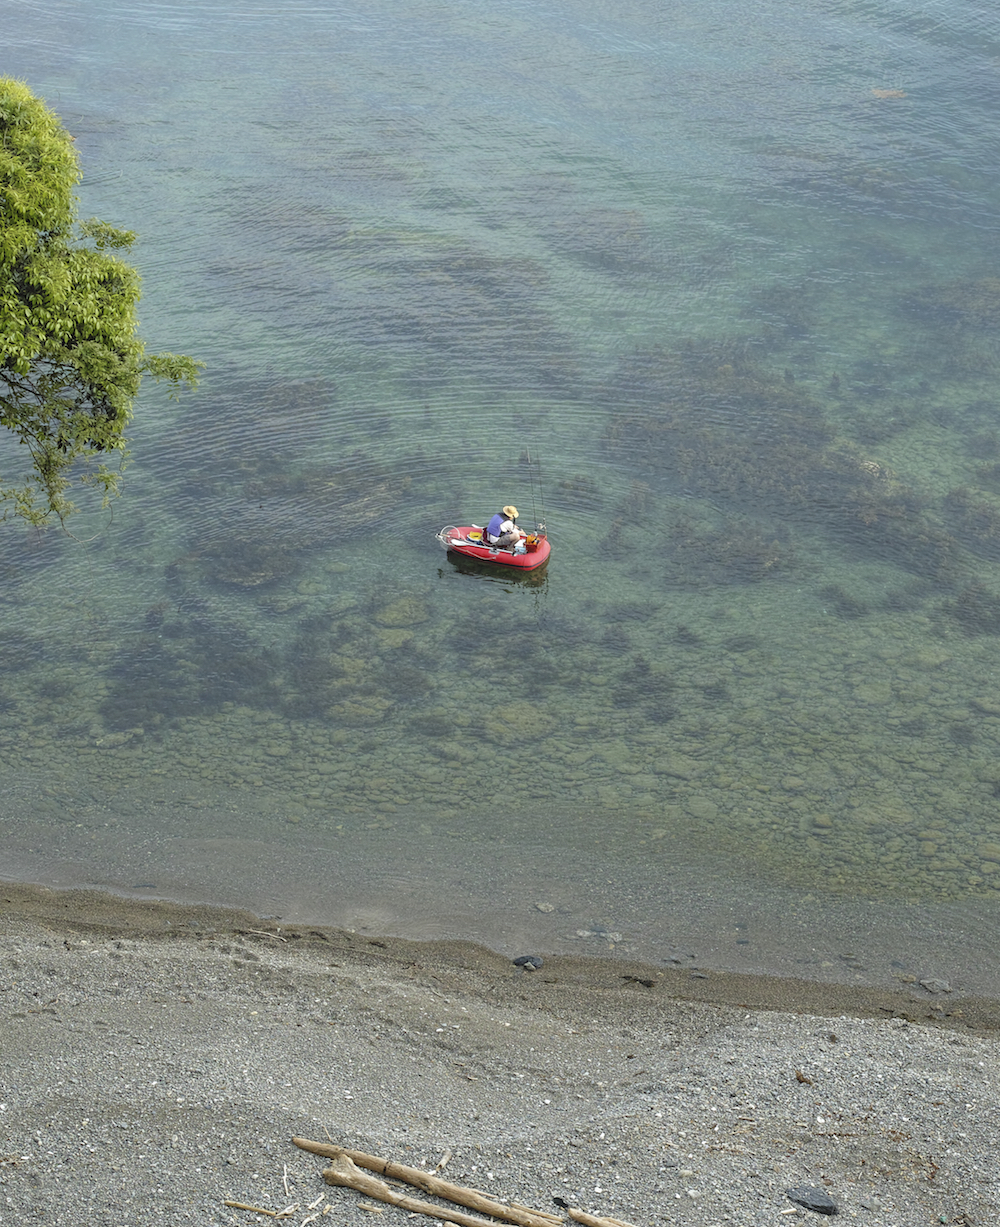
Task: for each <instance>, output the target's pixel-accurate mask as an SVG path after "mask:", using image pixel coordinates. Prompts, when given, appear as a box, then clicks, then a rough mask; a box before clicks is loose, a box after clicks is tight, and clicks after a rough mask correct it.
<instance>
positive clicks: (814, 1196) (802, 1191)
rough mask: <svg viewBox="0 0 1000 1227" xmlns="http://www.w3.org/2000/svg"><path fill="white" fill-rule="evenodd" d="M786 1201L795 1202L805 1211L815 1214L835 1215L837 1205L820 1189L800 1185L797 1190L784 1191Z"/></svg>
mask: <svg viewBox="0 0 1000 1227" xmlns="http://www.w3.org/2000/svg"><path fill="white" fill-rule="evenodd" d="M785 1191H786V1192H787V1194H788V1200H789V1201H793V1202H795V1204H796V1205H797V1206H803V1207H804V1208H805V1209H806V1210H812V1211H814V1212H815V1213H816V1214H836V1213H837V1203H836V1202H835V1201H834V1200H833V1199H832V1198H831V1197H830V1196H829V1194H828V1193H825V1192H824V1191H823V1190H822V1189H815V1188H813V1187H812V1186H811V1185H805V1184H804V1185H801V1186H800V1187H799V1188H797V1189H786V1190H785Z"/></svg>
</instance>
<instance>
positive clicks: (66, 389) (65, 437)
mask: <svg viewBox="0 0 1000 1227" xmlns="http://www.w3.org/2000/svg"><path fill="white" fill-rule="evenodd" d="M79 180H80V165H79V160H78V158H77V155H76V150H75V149H74V148H73V138H72V137H71V136H70V135H69V133H68V132H67V131H66V130H65V128H63V126H62V124H61V122H60V120H59V118H58V116H57V115H55V113H54V112H52V111H51V110H49V108H48V107H47V106H46V105H45V103H44V102H42V101H41V100H40V99H39V98H36V97H35V96H34V95H33V94H32V93H31V91H30V90H29V89H28V87H27V86H26V85H25V84H23V83H22V82H20V81H15V80H12V79H11V78H9V77H0V425H2V426H4V427H6V429H7V430H9V431H11V432H12V433H13V434H14V436H16V438H17V439H18V441H19V442H20V443H21V444H22V445H24V446H25V447H26V448H27V449H28V452H29V453H30V457H31V464H30V471H29V472H27V473H26V474H25V475H24V476H23V477H21V478H18V479H16V481H15V482H14V483H13V484H12V483H11V482H10V481H9V480H4V479H3V478H0V519H6V518H7V517H8V516H10V515H11V514H14V515H18V516H21V517H22V518H24V519H26V520H28V521H29V522H31V523H34V524H41V523H44V522H46V521H47V520H49V519H52V518H53V517H58V519H60V520H64V519H65V518H66V516H67V515H69V514H70V513H71V512H72V511H73V510H74V506H73V504H72V502H71V501H70V500H69V496H68V491H69V490H70V489H71V487H72V485H73V482H74V480H79V481H80V482H81V483H83V484H88V483H89V484H96V485H97V486H98V487H99V489H101V490H102V491H103V495H104V499H105V502H107V500H108V499H110V497H111V496H112V495H115V494H117V493H119V487H120V481H121V471H122V467H123V464H124V461H125V458H126V456H127V454H128V441H127V439H126V437H125V431H126V428H127V426H128V423H129V421H130V420H131V417H132V403H133V401H134V399H135V396H136V393H137V392H138V391H139V386H140V384H141V382H142V378H143V376H144V375H151V376H152V377H153V378H155V379H165V380H167V381H168V382H169V383H170V384H171V385H172V388H173V389H177V388H179V387H180V386H181V385H187V386H189V387H192V388H193V387H195V386H196V384H197V374H198V370H199V369H200V367H201V363H198V362H195V361H194V360H193V359H192V358H188V357H185V356H184V355H181V354H168V353H163V354H147V353H146V351H145V347H144V345H143V343H142V341H141V339H140V338H139V336H138V334H137V329H138V321H137V319H136V304H137V303H138V301H139V294H140V282H139V274H138V273H137V272H136V270H135V269H134V268H133V267H132V266H131V265H130V264H129V263H127V261H126V260H124V259H123V258H122V255H121V254H120V253H122V252H127V251H128V249H129V247H130V246H131V244H132V242H133V241H134V239H135V235H134V234H133V233H132V232H131V231H128V230H119V229H117V228H116V227H114V226H111V225H108V223H106V222H102V221H98V220H96V219H92V220H90V221H82V222H81V221H78V219H77V216H76V203H77V202H76V198H75V196H74V194H73V193H74V189H75V187H76V184H77V183H78V182H79ZM102 458H103V459H102ZM108 461H114V462H115V463H114V467H112V466H111V465H110V464H109V463H107V462H108ZM78 462H83V463H82V464H80V463H78ZM25 467H26V468H28V467H29V466H25ZM74 470H75V471H74Z"/></svg>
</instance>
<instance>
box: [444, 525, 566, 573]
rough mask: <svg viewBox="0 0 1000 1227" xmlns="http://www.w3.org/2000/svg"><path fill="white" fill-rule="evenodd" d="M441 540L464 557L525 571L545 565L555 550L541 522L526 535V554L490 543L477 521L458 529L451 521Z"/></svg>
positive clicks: (452, 550)
mask: <svg viewBox="0 0 1000 1227" xmlns="http://www.w3.org/2000/svg"><path fill="white" fill-rule="evenodd" d="M437 539H438V541H440V542H441V544H442V545H443V546H444V548H445V549H446V550H450V551H451V552H452V553H455V554H461V555H462V557H463V558H475V559H476V561H477V562H490V563H494V564H495V565H497V566H501V567H517V568H518V569H519V570H521V571H534V570H536V569H537V568H538V567H544V566H545V564H546V563H547V562H548V560H549V554H550V552H551V547H550V545H549V539H548V537H547V536H546V535H545V525H544V524H540V525H539V526H538V528H536V529H535V531H534V532H533V533H529V534H528V536H527V537H526V538H525V541H524V553H523V554H515V553H514V551H513V550H503V549H499V548H498V547H497V546H495V545H489V544H487V542H486V540H485V529H482V528H479V527H477V526H476V525H475V524H466V525H463V526H460V527H458V528H456V527H455V526H454V525H453V524H449V525H448V527H447V528H442V529H441V531H440V532H439V533H438V535H437Z"/></svg>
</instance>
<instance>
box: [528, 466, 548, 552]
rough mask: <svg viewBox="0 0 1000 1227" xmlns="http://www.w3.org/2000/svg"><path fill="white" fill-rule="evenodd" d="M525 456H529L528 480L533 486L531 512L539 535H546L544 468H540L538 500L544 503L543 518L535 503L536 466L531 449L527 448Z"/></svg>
mask: <svg viewBox="0 0 1000 1227" xmlns="http://www.w3.org/2000/svg"><path fill="white" fill-rule="evenodd" d="M524 454H525V456H527V458H528V482H529V484H530V486H531V514H532V517H533V518H534V521H535V524H536V526H537V527H536V529H535V531H536V533H537V534H538V535H539V536H542V537H544V536H545V494H544V492H543V490H542V470H541V468H539V470H538V501H539V502H540V503H541V505H542V518H541V519H539V518H538V508H537V506H536V505H535V474H534V466H533V465H532V463H531V451H530V450H529V449H528V448H525V451H524Z"/></svg>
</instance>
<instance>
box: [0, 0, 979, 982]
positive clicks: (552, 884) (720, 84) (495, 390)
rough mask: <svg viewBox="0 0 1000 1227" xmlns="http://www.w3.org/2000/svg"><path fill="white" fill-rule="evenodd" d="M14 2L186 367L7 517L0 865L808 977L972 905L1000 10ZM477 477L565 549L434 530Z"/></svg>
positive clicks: (969, 913) (406, 929)
mask: <svg viewBox="0 0 1000 1227" xmlns="http://www.w3.org/2000/svg"><path fill="white" fill-rule="evenodd" d="M10 10H11V20H10V22H9V24H8V29H9V31H10V34H9V40H8V47H7V50H6V54H5V58H4V64H3V71H4V72H6V73H8V74H10V75H15V76H18V77H21V78H24V79H25V80H27V81H28V83H29V84H30V85H31V86H32V88H33V89H35V90H36V91H37V92H38V93H40V94H42V95H43V96H44V97H45V98H46V100H47V101H48V102H49V104H50V105H51V106H53V107H54V108H55V109H56V110H57V111H58V112H59V113H60V114H61V115H62V117H63V119H64V121H65V123H66V125H67V127H68V128H69V129H70V131H71V132H73V134H74V135H75V137H76V139H77V145H78V148H79V151H80V155H81V158H82V161H83V166H84V169H85V178H84V181H83V183H82V185H81V188H80V202H81V203H80V211H81V214H82V215H83V216H90V215H97V216H100V217H103V218H106V219H107V220H109V221H111V222H113V223H116V224H121V225H126V226H129V227H133V228H135V229H136V230H138V231H139V233H140V239H139V242H138V244H137V247H136V258H137V262H138V263H139V265H140V267H141V270H142V273H143V277H144V287H145V293H144V299H143V303H142V312H141V314H142V320H143V330H144V335H145V337H146V339H147V341H148V343H149V345H150V348H152V349H159V348H163V349H172V350H177V351H181V352H186V353H191V354H194V355H196V356H197V357H199V358H201V359H202V360H204V361H205V362H206V363H207V372H206V375H205V379H204V382H203V385H202V387H201V389H200V390H199V392H198V393H197V394H196V395H194V396H187V397H185V398H184V399H182V401H181V402H180V403H178V404H174V403H171V402H169V401H168V400H167V399H166V398H165V397H164V396H163V395H162V394H161V393H160V392H158V391H157V390H156V389H155V388H147V389H145V390H144V391H143V394H142V397H141V399H140V402H139V403H138V405H137V412H136V420H135V429H134V447H133V453H134V460H133V463H132V465H131V467H130V468H129V470H128V480H127V489H126V494H125V497H124V498H123V499H122V500H121V501H120V502H119V503H118V504H117V505H116V507H115V509H114V515H113V518H112V519H110V520H109V519H108V517H107V516H106V515H102V514H101V513H100V512H99V511H97V510H95V509H91V510H84V511H83V512H82V513H81V515H80V516H79V517H78V519H77V520H76V521H75V523H74V525H73V531H74V534H75V539H71V538H69V537H67V536H65V535H63V534H61V533H59V532H58V531H51V532H46V533H44V534H41V535H39V534H35V533H27V534H26V533H25V532H24V530H22V529H20V528H18V527H16V526H7V527H6V528H5V529H4V530H3V533H2V534H0V569H2V575H3V585H2V588H0V602H2V616H3V625H4V632H5V633H4V636H3V642H2V648H0V652H2V663H3V673H2V677H0V703H2V708H3V721H2V725H0V764H2V768H3V772H4V779H5V780H6V787H5V790H4V796H5V800H4V802H3V831H4V835H3V844H4V847H5V850H6V851H5V858H6V864H5V867H4V868H3V869H2V871H0V872H2V873H3V875H4V876H7V877H11V878H13V877H18V876H22V877H26V878H31V879H33V880H39V881H45V882H52V883H57V884H71V883H72V884H96V885H102V886H107V887H111V888H114V889H119V890H127V891H133V892H135V893H139V894H156V893H161V894H168V895H173V896H175V897H184V898H203V899H211V900H218V901H225V902H235V903H239V902H243V903H246V904H248V905H249V906H252V907H256V908H258V909H259V910H268V911H272V912H274V913H276V914H281V915H292V914H295V915H298V916H302V917H305V918H307V919H313V920H316V921H321V920H326V921H335V922H337V923H342V924H347V925H349V926H352V927H355V926H356V927H359V928H362V929H368V930H369V931H372V932H375V931H378V930H387V929H392V930H394V931H397V932H402V933H411V934H414V935H418V936H429V935H434V934H446V935H450V936H462V935H468V936H472V937H477V938H479V939H480V940H487V941H489V942H491V943H492V944H494V945H497V946H499V947H504V948H505V947H506V946H507V945H509V944H510V943H511V942H514V941H532V942H534V943H536V944H537V945H539V946H544V947H545V948H553V947H554V946H555V947H558V946H560V944H562V946H564V947H566V948H577V946H574V945H573V943H577V944H578V945H579V943H583V946H580V947H579V948H585V949H587V950H592V951H594V952H595V953H597V952H603V951H604V950H606V949H608V948H616V949H618V948H621V949H626V950H629V951H632V952H636V953H641V954H643V955H645V956H649V957H658V956H659V955H660V954H662V952H663V951H664V950H665V949H666V948H667V946H668V945H669V943H670V942H671V941H675V940H679V939H680V938H681V937H683V938H685V939H686V938H688V937H692V938H693V937H694V936H699V935H700V936H699V940H702V941H703V943H708V944H711V942H715V943H716V947H717V950H716V954H717V959H718V961H720V962H723V963H724V962H726V961H727V960H729V962H730V963H731V964H732V965H740V966H743V965H746V966H752V967H754V968H763V969H767V968H769V967H775V966H779V965H780V966H781V967H785V966H786V965H789V964H790V963H795V964H796V965H804V964H806V963H810V960H811V962H812V964H815V966H812V968H811V969H812V971H813V972H814V974H823V971H822V968H823V967H826V969H827V970H828V971H829V970H830V968H831V967H835V963H831V961H830V960H829V959H826V960H822V959H820V958H819V957H818V956H816V957H815V958H814V957H813V956H814V954H815V950H816V949H817V943H820V944H821V936H822V935H823V934H827V933H833V932H836V938H835V939H834V938H833V937H831V938H830V940H831V941H834V942H835V945H836V943H840V945H839V946H836V949H838V950H841V955H840V956H838V957H843V956H842V947H843V941H846V940H848V938H849V937H850V935H851V934H852V933H855V932H857V934H858V936H857V941H858V942H862V941H863V942H864V943H867V948H868V949H870V950H873V951H882V952H883V953H885V951H887V950H888V949H889V947H890V945H891V946H892V949H893V950H895V949H896V948H897V946H898V947H899V948H902V947H903V946H905V945H906V944H907V936H906V934H907V924H906V919H905V918H906V916H907V915H912V916H916V915H917V914H918V913H916V912H913V913H908V912H907V911H906V909H907V908H911V909H912V908H918V909H922V910H920V911H919V917H920V918H921V919H920V921H919V924H917V922H916V921H914V923H913V925H911V929H913V931H912V932H911V933H910V938H909V940H910V942H911V944H913V945H915V944H918V943H919V941H920V940H924V939H922V938H920V937H919V935H918V934H917V933H916V931H915V929H916V928H917V927H919V926H920V925H923V926H924V927H926V925H927V923H928V921H927V918H928V917H933V918H936V919H934V920H933V923H932V925H931V928H932V930H933V940H931V939H930V938H928V939H926V940H927V942H928V947H927V948H928V949H931V948H934V947H938V948H945V947H947V948H949V949H951V950H952V951H958V950H968V949H970V948H971V946H970V943H972V945H975V942H974V941H973V938H972V937H971V936H970V935H974V934H982V935H983V942H984V948H988V945H989V934H990V933H992V932H993V931H994V927H995V920H996V905H997V902H998V900H1000V762H998V761H997V749H998V742H1000V694H998V692H997V687H996V681H995V675H994V662H995V659H996V654H997V646H998V635H1000V401H998V397H997V392H996V381H997V370H998V362H997V358H998V354H997V327H998V324H1000V270H998V268H997V258H996V240H997V229H998V217H1000V211H998V203H1000V202H998V190H1000V189H998V183H997V179H996V174H995V167H996V147H997V139H998V135H1000V129H998V123H1000V121H998V118H997V115H998V112H997V107H996V102H997V85H996V79H995V64H996V56H997V51H998V42H1000V40H998V33H1000V29H998V23H997V21H996V19H995V17H994V16H993V15H991V14H990V13H989V10H988V9H986V8H985V7H984V6H980V5H975V4H971V3H951V4H949V5H947V6H942V5H940V4H937V3H931V2H930V0H925V2H924V3H918V4H910V3H907V4H905V5H904V4H901V3H894V2H890V0H871V2H870V3H866V4H858V3H854V2H848V0H840V2H837V0H773V2H771V3H763V4H754V5H750V6H748V5H733V4H731V3H722V2H721V0H708V2H706V3H704V4H699V5H698V6H691V5H690V4H681V3H674V4H671V3H661V2H659V0H657V2H656V3H652V2H649V0H636V2H635V3H626V4H622V5H616V6H614V13H613V14H611V13H610V12H609V9H608V6H606V5H598V4H594V3H592V2H589V0H580V2H578V3H571V2H569V0H553V3H550V4H547V5H538V4H531V5H528V4H524V3H519V2H516V0H500V2H499V3H493V4H490V5H486V4H482V3H476V2H472V0H466V2H464V3H462V2H459V0H456V2H453V3H437V4H430V3H426V2H421V0H402V2H398V3H394V4H388V3H379V2H378V0H375V2H374V3H371V4H366V5H364V6H359V7H357V8H354V7H351V6H350V5H341V4H334V3H329V4H328V3H317V4H311V5H299V4H281V5H277V4H265V3H234V4H221V3H199V4H197V5H196V4H194V3H184V4H135V5H127V6H121V5H118V4H115V5H112V4H110V3H107V2H104V0H88V2H86V3H79V2H74V3H68V2H67V3H41V4H18V3H15V4H13V5H11V6H10ZM18 459H19V458H18V456H17V454H16V451H15V450H14V449H12V448H10V447H7V448H6V449H5V450H3V451H2V452H0V464H2V465H3V468H4V472H5V473H8V472H10V471H11V468H12V466H14V465H16V463H17V461H18ZM510 501H513V502H515V503H517V504H518V506H519V507H520V509H521V513H522V515H521V519H522V522H527V523H529V524H530V523H532V522H533V521H534V520H535V519H536V518H544V519H545V521H546V523H547V526H548V530H549V534H550V538H551V541H552V544H553V555H552V560H551V563H550V565H549V566H548V568H547V570H546V572H545V573H543V574H542V575H540V576H535V577H532V578H531V579H530V580H519V579H515V578H512V577H507V576H504V575H498V574H495V573H482V572H475V571H473V572H469V571H468V570H467V569H463V568H461V567H459V566H457V565H456V564H454V563H453V562H452V561H450V560H449V558H448V557H447V556H446V555H445V554H444V553H443V552H442V551H441V550H440V548H439V546H438V544H437V542H436V541H435V533H436V532H437V530H438V529H440V528H441V527H442V526H443V525H445V524H448V523H467V522H469V521H478V522H482V521H483V519H484V518H485V517H487V516H488V515H489V514H490V513H491V512H492V511H493V510H495V509H496V508H497V507H498V506H499V505H500V504H501V503H506V502H510ZM883 905H884V906H885V907H886V908H898V909H902V910H901V911H896V912H893V913H892V917H893V918H892V919H891V922H890V920H889V919H887V917H888V913H885V914H883V913H879V912H877V907H881V906H883ZM873 908H875V909H876V910H875V911H873V910H872V909H873ZM838 909H841V911H838ZM845 909H846V910H845ZM852 909H854V910H852ZM928 909H929V910H928ZM935 909H937V910H936V911H935ZM834 914H837V915H841V914H842V915H843V916H844V917H846V918H847V919H845V920H844V922H843V925H842V926H841V927H840V928H838V926H837V925H834V924H833V922H832V921H831V919H830V918H831V917H832V916H833V915H834ZM791 915H794V916H795V918H796V919H795V924H794V926H793V928H794V932H792V931H791V930H789V931H787V932H785V931H784V930H781V925H782V920H781V918H782V917H785V918H787V917H789V916H791ZM764 916H767V917H769V918H770V919H769V920H768V921H767V923H766V924H765V923H764V922H763V921H762V920H761V919H760V918H761V917H764ZM748 917H749V918H754V917H756V918H757V919H756V920H753V919H748ZM851 917H853V918H854V919H853V920H851V919H850V918H851ZM900 917H902V919H900ZM838 923H839V922H838ZM880 925H883V926H884V927H883V928H882V929H880V927H879V926H880ZM892 926H895V928H893V933H894V934H895V936H893V938H892V941H891V942H890V941H889V939H888V937H887V936H886V935H887V934H888V932H889V929H890V928H892ZM779 930H781V934H780V940H777V939H776V938H775V936H774V935H775V933H778V932H779ZM861 930H863V931H864V933H863V937H862V936H861V935H860V931H861ZM817 933H819V934H820V935H821V936H820V937H818V936H817ZM747 934H750V935H749V936H748V935H747ZM768 935H770V936H768ZM842 939H843V940H842ZM769 942H770V944H769ZM727 943H728V944H727ZM852 944H856V943H852ZM807 947H808V951H812V952H813V953H812V954H809V953H808V951H807ZM704 948H707V947H706V946H704V945H703V946H702V947H700V949H704ZM886 957H888V955H886ZM956 957H957V956H956ZM739 960H742V962H740V961H739ZM904 964H905V959H902V960H901V961H900V962H899V963H898V966H899V967H903V965H904ZM916 970H918V971H919V968H917V969H916ZM831 974H832V972H831ZM901 974H909V973H908V971H906V968H904V970H903V972H902V973H901Z"/></svg>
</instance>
